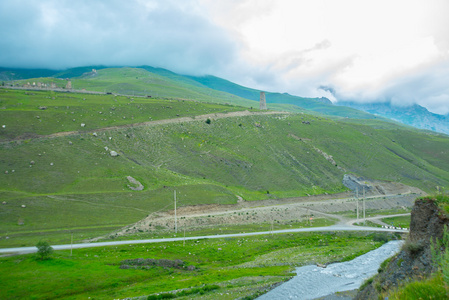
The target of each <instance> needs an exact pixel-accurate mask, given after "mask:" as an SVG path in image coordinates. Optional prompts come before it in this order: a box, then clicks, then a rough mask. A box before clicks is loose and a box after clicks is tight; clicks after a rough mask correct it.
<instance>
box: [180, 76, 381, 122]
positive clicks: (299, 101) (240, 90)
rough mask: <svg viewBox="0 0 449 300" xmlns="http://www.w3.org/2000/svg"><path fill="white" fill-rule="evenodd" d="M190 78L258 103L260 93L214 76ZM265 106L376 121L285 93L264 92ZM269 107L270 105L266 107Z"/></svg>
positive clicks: (322, 101)
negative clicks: (286, 105)
mask: <svg viewBox="0 0 449 300" xmlns="http://www.w3.org/2000/svg"><path fill="white" fill-rule="evenodd" d="M186 77H188V78H191V79H193V80H195V81H197V82H199V83H201V84H203V85H204V86H207V87H209V88H212V89H215V90H219V91H223V92H227V93H230V94H234V95H236V96H239V97H242V98H246V99H250V100H254V101H259V98H260V91H259V90H255V89H251V88H247V87H244V86H241V85H238V84H235V83H233V82H230V81H227V80H225V79H222V78H218V77H215V76H201V77H198V76H186ZM265 96H266V101H267V104H270V103H272V104H290V105H296V106H299V107H302V108H304V109H307V110H311V111H315V112H319V113H321V114H327V115H332V116H339V117H348V118H359V119H376V118H378V117H376V116H373V115H371V114H367V113H364V112H362V111H360V110H356V109H352V108H343V107H339V106H335V105H333V104H332V102H331V101H330V100H329V99H326V98H304V97H298V96H293V95H289V94H287V93H283V94H282V93H271V92H265ZM268 107H270V105H268Z"/></svg>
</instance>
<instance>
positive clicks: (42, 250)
mask: <svg viewBox="0 0 449 300" xmlns="http://www.w3.org/2000/svg"><path fill="white" fill-rule="evenodd" d="M36 248H37V257H38V258H39V259H41V260H45V259H49V258H50V256H51V254H52V253H53V248H52V247H51V246H50V244H49V243H48V242H44V241H39V242H38V243H37V244H36Z"/></svg>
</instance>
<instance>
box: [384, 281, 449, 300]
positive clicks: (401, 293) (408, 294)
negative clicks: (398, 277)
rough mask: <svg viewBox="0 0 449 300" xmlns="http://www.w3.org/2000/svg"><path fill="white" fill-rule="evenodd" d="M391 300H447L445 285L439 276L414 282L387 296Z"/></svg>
mask: <svg viewBox="0 0 449 300" xmlns="http://www.w3.org/2000/svg"><path fill="white" fill-rule="evenodd" d="M388 299H391V300H419V299H447V292H446V289H445V284H444V281H443V278H442V276H441V275H436V276H433V277H431V278H427V279H425V280H420V281H414V282H411V283H409V284H406V285H404V286H402V287H399V288H398V289H397V290H395V291H391V292H390V293H389V294H388Z"/></svg>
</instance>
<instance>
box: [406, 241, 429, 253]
mask: <svg viewBox="0 0 449 300" xmlns="http://www.w3.org/2000/svg"><path fill="white" fill-rule="evenodd" d="M402 249H403V250H405V251H407V252H408V253H410V254H411V255H415V254H417V253H419V252H420V251H421V250H423V249H424V244H423V243H421V242H412V241H411V240H410V239H408V240H407V241H405V244H404V246H403V247H402Z"/></svg>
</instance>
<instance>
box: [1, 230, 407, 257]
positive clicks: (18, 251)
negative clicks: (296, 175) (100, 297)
mask: <svg viewBox="0 0 449 300" xmlns="http://www.w3.org/2000/svg"><path fill="white" fill-rule="evenodd" d="M317 231H381V232H402V233H404V232H408V231H406V230H400V229H386V228H379V227H362V226H349V225H332V226H325V227H309V228H294V229H283V230H273V231H259V232H248V233H233V234H218V235H205V236H192V237H185V238H184V237H175V238H162V239H146V240H128V241H115V242H98V243H82V244H73V245H70V244H68V245H54V246H52V247H53V249H54V250H69V249H80V248H91V247H105V246H118V245H131V244H150V243H163V242H179V241H184V240H185V241H188V240H199V239H220V238H230V237H245V236H254V235H268V234H279V233H301V232H317ZM34 252H37V248H36V247H19V248H2V249H0V254H28V253H34Z"/></svg>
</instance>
